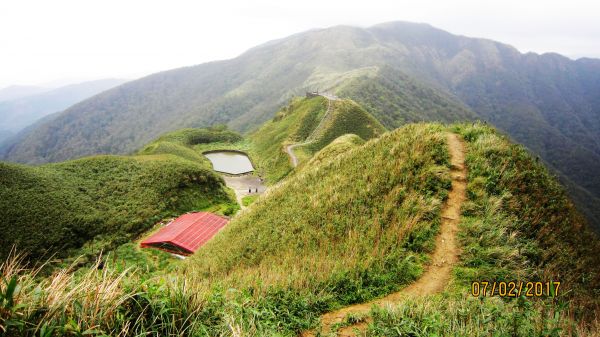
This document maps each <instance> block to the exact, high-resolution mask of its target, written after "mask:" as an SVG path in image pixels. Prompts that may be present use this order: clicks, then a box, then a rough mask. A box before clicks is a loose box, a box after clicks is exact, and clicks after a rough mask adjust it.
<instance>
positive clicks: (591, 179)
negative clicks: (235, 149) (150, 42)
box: [1, 22, 600, 223]
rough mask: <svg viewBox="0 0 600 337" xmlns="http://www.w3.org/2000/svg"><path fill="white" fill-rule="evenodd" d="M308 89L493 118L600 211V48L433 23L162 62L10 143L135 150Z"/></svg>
mask: <svg viewBox="0 0 600 337" xmlns="http://www.w3.org/2000/svg"><path fill="white" fill-rule="evenodd" d="M307 89H310V90H314V89H320V90H327V91H331V92H334V93H336V94H337V95H339V96H340V97H349V98H352V99H354V100H356V101H357V102H359V103H361V104H362V105H363V106H365V107H366V108H367V109H368V110H369V111H370V112H371V113H372V114H373V115H374V116H375V117H376V118H377V119H378V120H379V121H380V122H381V123H382V124H384V125H385V126H386V127H387V128H389V129H392V128H395V127H398V126H400V125H402V124H404V123H408V122H414V121H421V120H426V121H430V120H440V121H444V122H450V121H458V120H476V119H481V120H485V121H487V122H489V123H491V124H493V125H495V126H496V127H498V128H500V129H501V130H503V131H504V132H506V133H508V134H509V135H510V136H511V137H512V138H513V139H515V140H516V141H518V142H520V143H522V144H524V145H526V146H527V147H528V148H529V149H531V150H532V151H533V152H534V153H536V154H538V155H539V156H540V157H541V159H542V160H544V161H545V162H546V163H547V164H548V165H549V166H550V167H552V168H553V169H555V170H557V172H559V173H560V174H561V175H562V176H563V182H565V183H566V184H567V185H568V187H569V188H570V189H571V192H572V193H573V196H574V198H575V199H576V200H577V201H578V203H579V205H580V207H582V209H583V210H584V212H586V213H587V215H588V216H589V217H590V218H592V219H596V223H598V221H597V219H600V216H598V215H597V214H594V212H597V211H595V209H600V207H599V206H600V202H599V199H598V197H600V178H598V177H597V172H600V132H599V131H600V95H599V94H598V93H599V92H600V60H597V59H579V60H576V61H574V60H570V59H568V58H566V57H563V56H561V55H557V54H543V55H538V54H533V53H527V54H522V53H520V52H519V51H518V50H516V49H515V48H513V47H511V46H509V45H506V44H502V43H498V42H494V41H491V40H486V39H475V38H469V37H464V36H457V35H452V34H450V33H447V32H445V31H443V30H439V29H436V28H434V27H431V26H429V25H426V24H414V23H406V22H391V23H385V24H380V25H376V26H372V27H369V28H358V27H350V26H337V27H332V28H326V29H315V30H311V31H307V32H303V33H299V34H295V35H292V36H289V37H287V38H284V39H280V40H275V41H271V42H268V43H265V44H263V45H260V46H257V47H255V48H252V49H250V50H248V51H247V52H245V53H244V54H242V55H240V56H239V57H236V58H234V59H231V60H225V61H215V62H209V63H205V64H201V65H197V66H192V67H185V68H179V69H174V70H169V71H165V72H161V73H157V74H153V75H150V76H147V77H145V78H142V79H139V80H136V81H132V82H128V83H125V84H123V85H121V86H119V87H116V88H114V89H111V90H108V91H105V92H103V93H101V94H98V95H96V96H94V97H92V98H89V99H87V100H85V101H83V102H80V103H78V104H76V105H74V106H72V107H70V108H69V109H67V110H66V111H64V112H62V113H60V114H58V115H57V116H56V117H53V118H50V119H48V120H45V121H44V122H43V123H40V124H39V125H37V126H35V127H34V128H30V129H29V130H27V131H26V132H25V133H23V134H21V135H20V141H19V142H18V143H16V144H13V145H12V146H10V147H7V148H5V149H4V150H3V153H2V154H1V155H2V157H3V159H5V160H9V161H16V162H24V163H45V162H54V161H60V160H65V159H70V158H75V157H80V156H84V155H90V154H98V153H129V152H131V151H134V150H136V149H138V148H139V147H140V146H141V145H142V144H145V143H147V142H148V141H150V140H152V139H154V138H156V137H157V136H158V135H159V134H161V133H163V132H165V131H169V130H175V129H178V128H182V127H198V126H209V125H213V124H217V123H227V124H228V125H229V126H230V127H232V128H234V129H236V130H239V131H242V132H244V131H249V130H252V129H253V128H255V127H257V126H258V125H260V124H261V123H262V122H264V121H266V120H267V119H269V118H271V117H272V116H273V114H274V113H275V111H276V110H277V108H278V107H280V106H281V105H283V104H284V103H285V102H287V101H288V100H289V99H290V98H291V97H292V96H294V95H302V94H303V93H304V91H305V90H307Z"/></svg>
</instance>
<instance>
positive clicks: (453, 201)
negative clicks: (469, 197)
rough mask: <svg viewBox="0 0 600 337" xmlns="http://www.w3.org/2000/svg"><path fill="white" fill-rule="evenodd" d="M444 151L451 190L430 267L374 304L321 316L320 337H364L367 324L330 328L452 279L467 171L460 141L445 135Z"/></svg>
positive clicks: (439, 287)
mask: <svg viewBox="0 0 600 337" xmlns="http://www.w3.org/2000/svg"><path fill="white" fill-rule="evenodd" d="M448 148H449V151H450V162H451V164H452V169H451V171H450V175H451V177H452V188H451V190H450V193H449V194H448V199H447V200H446V202H445V204H444V206H443V208H442V223H441V228H440V233H439V235H438V237H437V238H436V243H435V250H434V252H433V255H432V256H431V264H430V265H429V266H428V267H427V269H426V270H425V272H424V273H423V275H421V277H420V278H419V279H418V280H417V281H415V282H414V283H412V284H410V285H409V286H408V287H406V288H404V289H402V290H400V291H398V292H396V293H393V294H390V295H388V296H386V297H384V298H381V299H378V300H374V301H371V302H367V303H361V304H356V305H352V306H349V307H345V308H342V309H340V310H337V311H333V312H330V313H327V314H324V315H323V316H321V324H322V329H321V335H324V336H327V335H328V334H333V335H336V336H356V333H355V332H356V331H357V330H358V331H359V332H360V333H359V334H358V335H359V336H360V335H362V334H364V331H365V330H366V328H367V324H368V321H369V320H367V321H365V322H361V323H358V324H356V325H352V326H347V327H344V328H342V329H340V330H339V331H337V334H335V333H333V332H332V331H331V328H332V326H333V325H334V324H337V323H341V322H343V321H344V319H345V318H346V316H347V315H348V314H353V315H367V314H368V313H369V312H370V310H371V308H372V307H373V306H374V305H376V306H380V307H383V306H388V305H394V304H396V303H399V302H401V301H402V300H403V298H406V297H408V296H424V295H430V294H435V293H438V292H441V291H443V290H444V288H445V287H446V285H447V284H448V282H449V281H450V278H451V276H452V275H451V272H452V267H453V265H454V264H456V262H458V254H459V252H460V250H459V248H458V245H457V243H456V233H457V231H458V223H459V221H460V208H461V206H462V203H463V201H464V200H465V199H466V185H467V183H466V179H467V170H466V167H465V163H464V162H465V152H464V144H463V142H462V140H461V139H460V138H459V137H458V136H457V135H456V134H453V133H450V134H448ZM316 335H317V334H316V332H314V331H309V332H304V333H302V336H303V337H309V336H316Z"/></svg>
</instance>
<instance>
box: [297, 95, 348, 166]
mask: <svg viewBox="0 0 600 337" xmlns="http://www.w3.org/2000/svg"><path fill="white" fill-rule="evenodd" d="M320 96H322V97H325V98H326V99H327V110H326V111H325V114H324V115H323V118H321V121H320V122H319V124H318V125H317V127H316V128H315V129H314V130H313V132H311V134H310V135H309V136H308V137H307V138H306V141H305V142H303V143H296V144H292V145H288V146H286V147H285V152H287V154H288V156H289V157H290V160H291V161H292V167H296V166H298V158H297V157H296V155H295V154H294V148H296V147H298V146H302V145H306V144H309V143H311V142H312V141H313V140H314V136H315V135H316V134H317V132H318V131H319V130H320V129H321V128H322V126H323V124H324V121H325V120H326V119H327V117H328V116H329V114H330V112H331V101H337V100H338V97H337V96H335V95H329V94H320Z"/></svg>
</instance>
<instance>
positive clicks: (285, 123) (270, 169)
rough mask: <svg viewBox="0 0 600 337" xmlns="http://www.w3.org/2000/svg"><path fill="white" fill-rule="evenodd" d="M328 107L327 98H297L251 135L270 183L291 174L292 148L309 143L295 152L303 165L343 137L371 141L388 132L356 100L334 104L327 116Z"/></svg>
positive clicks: (256, 153)
mask: <svg viewBox="0 0 600 337" xmlns="http://www.w3.org/2000/svg"><path fill="white" fill-rule="evenodd" d="M328 104H329V103H328V102H327V99H325V98H323V97H314V98H297V99H294V100H293V101H292V102H291V103H290V104H289V105H288V106H286V107H284V108H283V109H281V110H280V111H279V112H278V113H277V114H276V115H275V118H273V120H271V121H269V122H267V123H265V124H264V125H263V126H262V127H261V128H260V129H258V130H257V131H255V132H254V133H252V134H251V135H250V136H249V139H250V141H251V142H252V144H253V150H252V153H253V154H254V157H256V158H258V166H259V169H260V170H261V171H262V172H263V173H264V175H265V176H266V177H267V178H268V179H269V180H270V181H272V182H275V181H279V180H281V179H282V178H283V177H285V176H286V175H287V174H288V173H289V172H290V171H291V169H292V166H291V163H290V158H289V156H288V154H287V153H286V152H285V147H286V146H288V145H291V144H296V143H307V144H306V145H303V146H299V147H296V148H295V149H294V150H293V151H294V154H295V155H297V156H298V158H299V162H300V163H302V162H304V161H306V160H308V159H309V158H310V157H311V156H312V155H313V154H314V153H316V152H317V151H319V150H320V149H322V148H323V147H325V146H326V145H328V144H329V143H331V142H332V141H333V140H335V139H336V138H337V137H339V136H341V135H344V134H347V133H352V134H356V135H358V136H359V137H361V138H362V139H364V140H368V139H371V138H374V137H377V136H379V135H380V134H382V133H383V132H384V131H385V128H384V127H383V126H382V125H381V123H379V122H378V121H377V120H376V119H375V118H374V117H373V116H371V115H370V114H369V113H368V112H367V111H366V110H364V109H363V108H362V107H360V106H359V105H358V104H356V103H355V102H353V101H352V100H348V99H345V100H336V101H331V103H330V104H331V107H330V113H329V114H326V112H327V107H328ZM322 120H323V122H322V123H321V121H322ZM319 125H320V126H319ZM317 127H319V129H318V130H316V129H317ZM310 136H312V138H310V139H309V137H310Z"/></svg>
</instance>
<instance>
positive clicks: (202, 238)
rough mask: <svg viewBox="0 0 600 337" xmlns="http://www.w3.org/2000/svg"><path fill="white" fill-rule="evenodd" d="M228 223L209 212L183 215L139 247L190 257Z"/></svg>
mask: <svg viewBox="0 0 600 337" xmlns="http://www.w3.org/2000/svg"><path fill="white" fill-rule="evenodd" d="M228 221H229V220H228V219H227V218H224V217H222V216H219V215H216V214H212V213H209V212H197V213H188V214H184V215H182V216H180V217H179V218H177V219H175V220H173V221H171V222H170V223H168V224H167V225H166V226H165V227H163V228H161V229H160V230H159V231H158V232H157V233H156V234H154V235H152V236H150V237H149V238H147V239H146V240H144V241H142V243H141V244H140V246H141V247H142V248H156V249H160V250H164V251H166V252H169V253H173V254H178V255H185V256H187V255H191V254H194V253H195V252H196V250H198V248H200V247H202V245H204V244H205V243H206V242H207V241H208V240H210V239H211V238H212V237H213V236H215V234H217V233H218V232H219V230H220V229H221V228H223V227H224V226H225V225H226V224H227V222H228Z"/></svg>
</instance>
